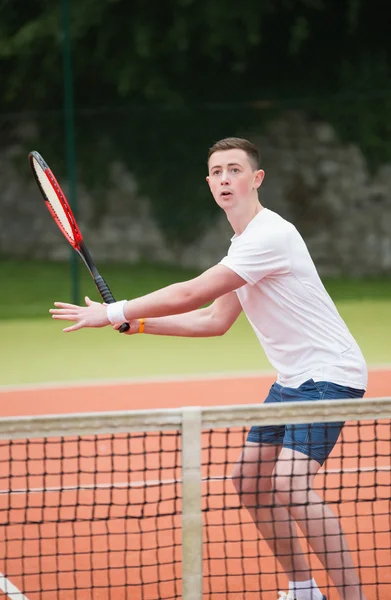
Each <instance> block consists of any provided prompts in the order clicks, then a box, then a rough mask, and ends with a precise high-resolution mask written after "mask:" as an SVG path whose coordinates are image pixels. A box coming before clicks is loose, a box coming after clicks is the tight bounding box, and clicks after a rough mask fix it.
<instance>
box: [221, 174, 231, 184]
mask: <svg viewBox="0 0 391 600" xmlns="http://www.w3.org/2000/svg"><path fill="white" fill-rule="evenodd" d="M228 175H229V173H228V171H223V172H222V174H221V185H227V184H228V183H229V177H228Z"/></svg>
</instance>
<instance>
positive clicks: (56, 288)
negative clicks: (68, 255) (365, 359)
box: [0, 256, 391, 319]
mask: <svg viewBox="0 0 391 600" xmlns="http://www.w3.org/2000/svg"><path fill="white" fill-rule="evenodd" d="M77 261H78V263H77V264H78V265H79V268H78V271H79V277H80V298H81V299H82V298H84V296H85V295H86V294H87V295H89V296H90V297H91V298H93V299H96V300H99V299H100V298H99V295H98V292H97V291H96V289H95V286H94V284H93V281H92V279H91V277H90V276H89V274H88V273H87V270H86V269H85V267H84V266H83V265H82V264H81V262H80V261H79V259H77ZM79 262H80V264H79ZM100 271H101V275H102V276H103V277H104V278H105V279H106V281H107V283H108V285H109V287H110V288H111V289H112V291H113V293H114V294H115V296H116V297H117V298H132V297H137V296H140V295H142V294H146V293H148V292H151V291H153V290H155V289H157V288H159V287H163V286H165V285H169V284H170V283H173V282H175V281H183V280H185V279H189V278H191V277H194V276H196V275H197V274H198V271H196V270H195V269H179V268H177V267H168V266H162V265H151V264H143V265H126V264H124V265H121V264H114V265H100ZM71 272H72V269H71V266H70V265H69V264H67V263H50V262H40V261H22V260H20V261H19V260H14V259H13V260H10V259H5V258H4V257H3V258H2V257H1V256H0V281H1V282H2V288H3V290H5V293H3V294H1V297H0V319H20V318H28V319H30V318H34V317H37V318H42V317H44V316H45V315H46V314H47V311H48V310H49V308H50V307H51V306H52V304H53V302H54V301H55V300H64V301H71V300H72V285H71ZM324 283H325V285H326V288H327V290H328V291H329V293H330V295H331V296H332V298H333V299H334V300H335V301H336V302H338V301H342V300H351V301H357V300H373V301H374V300H380V299H381V300H386V299H388V300H391V278H382V279H367V280H356V279H353V280H349V279H346V278H344V279H326V280H325V281H324Z"/></svg>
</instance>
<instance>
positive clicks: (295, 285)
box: [221, 208, 368, 389]
mask: <svg viewBox="0 0 391 600" xmlns="http://www.w3.org/2000/svg"><path fill="white" fill-rule="evenodd" d="M231 242H232V243H231V246H230V248H229V250H228V254H227V256H226V257H225V258H223V260H222V261H221V264H223V265H225V266H226V267H229V268H230V269H232V270H233V271H235V273H237V274H238V275H240V277H242V278H243V279H244V280H245V281H247V284H246V285H244V286H242V287H240V288H238V289H237V290H236V294H237V296H238V299H239V301H240V304H241V305H242V308H243V311H244V312H245V314H246V316H247V318H248V320H249V322H250V324H251V325H252V327H253V329H254V331H255V333H256V335H257V337H258V339H259V341H260V343H261V345H262V347H263V349H264V351H265V353H266V356H267V357H268V359H269V361H270V363H271V364H272V365H273V367H274V368H275V369H276V370H277V372H278V379H277V381H278V383H280V384H281V385H283V386H287V387H293V388H296V387H299V386H300V385H301V384H302V383H303V382H304V381H306V380H308V379H314V381H331V382H333V383H337V384H339V385H344V386H349V387H353V388H358V389H366V386H367V379H368V374H367V366H366V363H365V360H364V357H363V355H362V353H361V351H360V348H359V346H358V344H357V342H356V341H355V339H354V338H353V336H352V335H351V333H350V332H349V330H348V328H347V327H346V325H345V323H344V321H343V320H342V318H341V317H340V315H339V313H338V311H337V309H336V307H335V305H334V303H333V301H332V300H331V298H330V296H329V295H328V293H327V291H326V289H325V288H324V286H323V284H322V282H321V280H320V278H319V275H318V273H317V270H316V268H315V265H314V263H313V261H312V259H311V257H310V254H309V252H308V249H307V246H306V245H305V243H304V240H303V238H302V237H301V235H300V234H299V232H298V231H297V229H296V228H295V227H294V225H292V224H291V223H289V222H288V221H285V219H283V218H282V217H280V216H279V215H278V214H276V213H275V212H273V211H271V210H269V209H267V208H264V209H262V210H261V211H260V212H259V213H258V214H257V215H256V216H255V217H254V218H253V219H252V221H250V223H249V224H248V225H247V227H246V229H245V230H244V231H243V233H241V234H240V235H236V234H235V235H234V236H233V238H232V240H231Z"/></svg>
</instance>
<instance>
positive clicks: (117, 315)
mask: <svg viewBox="0 0 391 600" xmlns="http://www.w3.org/2000/svg"><path fill="white" fill-rule="evenodd" d="M126 303H127V300H121V301H120V302H113V304H109V305H108V306H107V318H108V319H109V321H110V323H111V324H112V325H122V323H126V317H125V313H124V308H125V304H126Z"/></svg>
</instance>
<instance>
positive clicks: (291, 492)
mask: <svg viewBox="0 0 391 600" xmlns="http://www.w3.org/2000/svg"><path fill="white" fill-rule="evenodd" d="M273 491H274V492H275V493H276V495H277V497H278V499H279V500H280V502H282V503H283V504H285V505H287V504H305V503H306V502H308V496H309V493H310V491H311V488H310V479H309V477H294V476H292V475H285V474H284V475H282V474H280V475H279V474H276V475H275V476H274V477H273Z"/></svg>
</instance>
